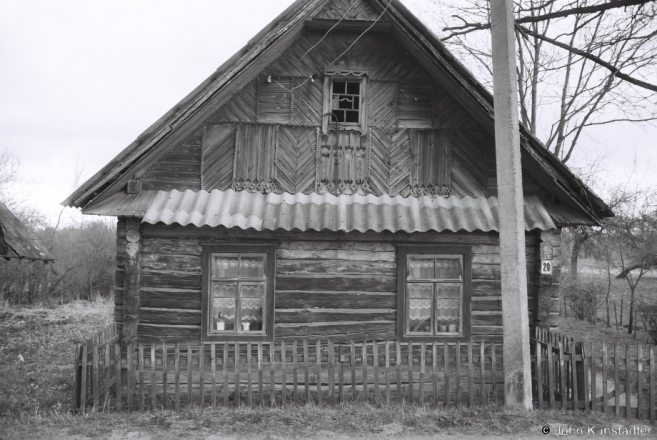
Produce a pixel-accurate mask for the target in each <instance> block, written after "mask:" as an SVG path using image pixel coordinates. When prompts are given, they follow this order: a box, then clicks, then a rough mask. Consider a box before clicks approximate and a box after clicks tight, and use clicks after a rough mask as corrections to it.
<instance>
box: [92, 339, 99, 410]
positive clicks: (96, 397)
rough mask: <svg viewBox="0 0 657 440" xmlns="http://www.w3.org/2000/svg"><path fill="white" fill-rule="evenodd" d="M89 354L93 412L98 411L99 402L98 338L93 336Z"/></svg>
mask: <svg viewBox="0 0 657 440" xmlns="http://www.w3.org/2000/svg"><path fill="white" fill-rule="evenodd" d="M91 344H92V345H91V353H92V361H91V362H92V367H91V368H92V372H91V374H92V382H91V384H92V390H91V392H92V393H93V396H94V403H93V405H94V406H93V408H94V409H95V410H97V409H98V405H99V400H100V390H99V387H100V384H99V382H100V380H99V379H100V378H99V377H98V336H97V335H96V336H94V337H93V340H92V343H91Z"/></svg>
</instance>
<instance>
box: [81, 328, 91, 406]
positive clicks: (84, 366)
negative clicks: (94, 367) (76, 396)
mask: <svg viewBox="0 0 657 440" xmlns="http://www.w3.org/2000/svg"><path fill="white" fill-rule="evenodd" d="M87 356H89V353H88V346H87V341H84V342H83V343H82V359H81V363H80V368H81V372H80V373H81V376H82V378H81V379H80V380H81V384H80V409H81V412H82V414H85V413H86V412H87V386H88V384H87Z"/></svg>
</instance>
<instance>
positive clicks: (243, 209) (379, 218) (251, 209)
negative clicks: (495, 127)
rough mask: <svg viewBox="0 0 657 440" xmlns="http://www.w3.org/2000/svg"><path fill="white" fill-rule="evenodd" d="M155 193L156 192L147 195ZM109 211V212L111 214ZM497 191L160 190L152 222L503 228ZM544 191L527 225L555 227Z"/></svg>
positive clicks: (531, 204)
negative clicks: (406, 193) (467, 194)
mask: <svg viewBox="0 0 657 440" xmlns="http://www.w3.org/2000/svg"><path fill="white" fill-rule="evenodd" d="M142 196H143V197H147V198H149V199H150V198H151V197H152V195H148V196H146V195H143V194H142ZM106 215H107V214H106ZM498 218H499V216H498V201H497V198H496V197H490V198H488V199H486V198H483V197H482V198H472V197H465V198H456V197H449V198H444V197H431V196H423V197H418V198H415V197H407V198H404V197H401V196H396V197H390V196H381V197H377V196H374V195H367V196H361V195H340V196H334V195H331V194H323V195H320V194H287V193H284V194H273V193H272V194H266V195H265V194H261V193H249V192H246V191H233V190H227V191H220V190H213V191H212V192H211V193H209V192H207V191H191V190H186V191H184V192H181V191H177V190H172V191H159V192H157V194H155V196H154V197H153V198H152V201H151V203H150V204H149V205H148V208H147V209H146V213H145V215H144V217H143V221H144V222H146V223H153V224H154V223H159V222H162V223H165V224H167V225H170V224H173V223H177V224H180V225H183V226H186V225H195V226H199V227H200V226H213V227H214V226H225V227H227V228H232V227H239V228H242V229H248V228H253V229H255V230H258V231H260V230H276V229H284V230H287V231H291V230H293V229H298V230H300V231H306V230H315V231H322V230H325V229H326V230H330V231H345V232H350V231H360V232H365V231H376V232H381V231H391V232H397V231H404V232H425V231H438V232H440V231H454V232H456V231H468V232H471V231H475V230H478V231H484V232H488V231H497V230H498V227H497V225H498ZM554 228H555V225H554V223H553V222H552V219H551V218H550V215H549V214H548V212H547V211H546V210H545V207H544V206H543V204H542V203H541V201H540V199H539V198H538V197H535V196H534V197H526V198H525V229H526V230H532V229H541V230H548V229H554Z"/></svg>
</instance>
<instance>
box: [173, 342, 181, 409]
mask: <svg viewBox="0 0 657 440" xmlns="http://www.w3.org/2000/svg"><path fill="white" fill-rule="evenodd" d="M175 350H176V352H175V355H174V356H175V361H174V362H175V363H174V368H175V369H176V372H175V378H174V380H175V383H176V385H175V386H176V390H175V393H176V396H175V403H174V405H175V409H176V411H178V410H180V342H176V348H175Z"/></svg>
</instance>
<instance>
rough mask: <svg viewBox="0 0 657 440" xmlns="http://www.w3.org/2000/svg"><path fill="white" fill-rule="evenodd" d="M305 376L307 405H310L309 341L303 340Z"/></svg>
mask: <svg viewBox="0 0 657 440" xmlns="http://www.w3.org/2000/svg"><path fill="white" fill-rule="evenodd" d="M303 374H304V381H305V392H306V393H305V396H306V397H305V399H306V400H305V402H304V403H305V404H306V405H307V404H308V403H310V376H309V372H308V341H307V340H306V339H304V340H303Z"/></svg>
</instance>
